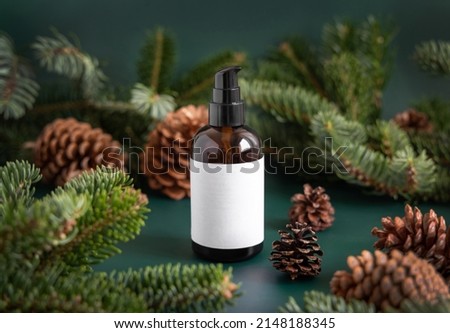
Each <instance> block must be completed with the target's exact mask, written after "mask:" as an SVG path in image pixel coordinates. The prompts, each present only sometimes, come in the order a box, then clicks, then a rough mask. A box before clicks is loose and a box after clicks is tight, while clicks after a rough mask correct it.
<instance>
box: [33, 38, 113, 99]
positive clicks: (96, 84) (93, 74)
mask: <svg viewBox="0 0 450 333" xmlns="http://www.w3.org/2000/svg"><path fill="white" fill-rule="evenodd" d="M32 48H33V49H34V50H35V51H36V55H37V58H38V60H39V62H40V64H41V66H43V67H45V68H46V69H47V70H48V71H50V72H55V73H58V74H61V75H65V76H67V77H68V78H70V79H72V80H76V81H78V82H79V84H80V87H81V90H82V92H83V96H84V97H85V98H87V99H93V98H95V97H97V96H98V94H99V92H100V90H101V89H102V88H103V86H104V82H105V81H106V76H105V74H104V73H103V71H102V70H101V69H100V66H99V62H98V60H97V59H96V58H94V57H92V56H90V55H89V54H87V53H85V52H83V51H82V50H81V49H80V48H79V47H77V46H75V45H74V43H72V42H71V41H70V40H69V39H68V38H67V37H65V36H64V35H62V34H61V33H59V32H58V31H56V30H53V37H43V36H38V37H37V38H36V41H35V42H34V43H33V44H32Z"/></svg>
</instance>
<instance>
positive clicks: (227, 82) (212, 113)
mask: <svg viewBox="0 0 450 333" xmlns="http://www.w3.org/2000/svg"><path fill="white" fill-rule="evenodd" d="M240 70H241V67H240V66H231V67H226V68H224V69H221V70H220V71H218V72H217V73H216V75H215V77H214V89H213V98H212V101H211V103H210V104H209V124H210V125H212V126H241V125H243V124H244V101H242V100H241V91H240V88H239V84H238V76H237V73H238V72H239V71H240Z"/></svg>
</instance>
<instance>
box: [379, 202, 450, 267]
mask: <svg viewBox="0 0 450 333" xmlns="http://www.w3.org/2000/svg"><path fill="white" fill-rule="evenodd" d="M381 224H382V225H383V228H382V229H380V228H377V227H375V228H373V229H372V235H374V236H376V237H378V238H379V240H378V241H376V242H375V244H374V247H375V248H377V249H380V250H383V249H386V250H388V251H391V250H393V249H397V250H400V251H402V252H403V253H406V252H408V251H413V252H414V253H415V254H416V255H417V256H418V257H419V258H423V259H425V260H427V261H428V262H429V263H430V264H432V265H433V266H434V267H435V268H436V270H437V271H438V272H440V273H442V274H444V275H447V274H450V267H449V266H450V228H449V230H447V226H446V225H445V220H444V217H442V216H437V215H436V213H435V212H434V210H432V209H430V212H429V213H426V214H425V215H422V212H421V211H420V209H419V208H417V207H414V209H413V208H412V207H411V206H410V205H406V206H405V216H403V217H398V216H396V217H395V218H391V217H383V218H382V219H381Z"/></svg>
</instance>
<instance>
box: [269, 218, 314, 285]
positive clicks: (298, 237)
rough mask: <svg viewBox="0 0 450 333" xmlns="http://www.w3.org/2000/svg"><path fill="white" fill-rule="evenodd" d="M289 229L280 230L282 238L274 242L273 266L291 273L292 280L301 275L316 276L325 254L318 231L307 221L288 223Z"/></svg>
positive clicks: (271, 257) (271, 256)
mask: <svg viewBox="0 0 450 333" xmlns="http://www.w3.org/2000/svg"><path fill="white" fill-rule="evenodd" d="M286 227H287V228H289V230H290V231H291V232H289V231H285V230H279V231H278V233H279V234H280V236H281V240H279V241H278V240H277V241H275V242H273V244H272V250H273V251H272V252H271V255H270V258H269V259H270V260H271V261H273V267H275V268H276V269H278V270H280V271H282V272H286V273H289V274H290V276H291V279H292V280H295V279H296V278H298V277H299V276H316V275H319V273H320V270H321V263H322V258H321V256H322V255H323V252H322V250H321V249H320V246H319V244H318V243H317V236H316V233H315V232H314V231H313V230H312V228H311V227H310V226H308V225H307V224H306V223H305V222H294V224H287V225H286Z"/></svg>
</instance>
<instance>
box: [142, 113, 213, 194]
mask: <svg viewBox="0 0 450 333" xmlns="http://www.w3.org/2000/svg"><path fill="white" fill-rule="evenodd" d="M207 122H208V111H207V109H206V107H205V106H198V107H196V106H194V105H188V106H185V107H182V108H181V109H179V110H177V111H174V112H170V113H169V114H168V115H167V116H166V118H165V119H164V120H163V121H162V122H160V123H159V124H158V125H157V126H156V128H155V129H154V130H153V131H152V132H150V134H149V136H148V143H147V146H146V149H145V152H144V157H143V158H142V164H141V166H142V169H143V172H144V173H145V175H146V176H147V179H148V185H149V186H150V188H152V189H154V190H160V191H161V192H162V193H164V194H165V195H167V196H168V197H169V198H172V199H175V200H180V199H183V198H184V197H186V196H189V195H190V188H191V186H190V180H189V159H190V140H191V139H192V137H193V136H194V135H195V133H196V132H197V130H198V129H199V128H200V127H202V126H204V125H206V123H207Z"/></svg>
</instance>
